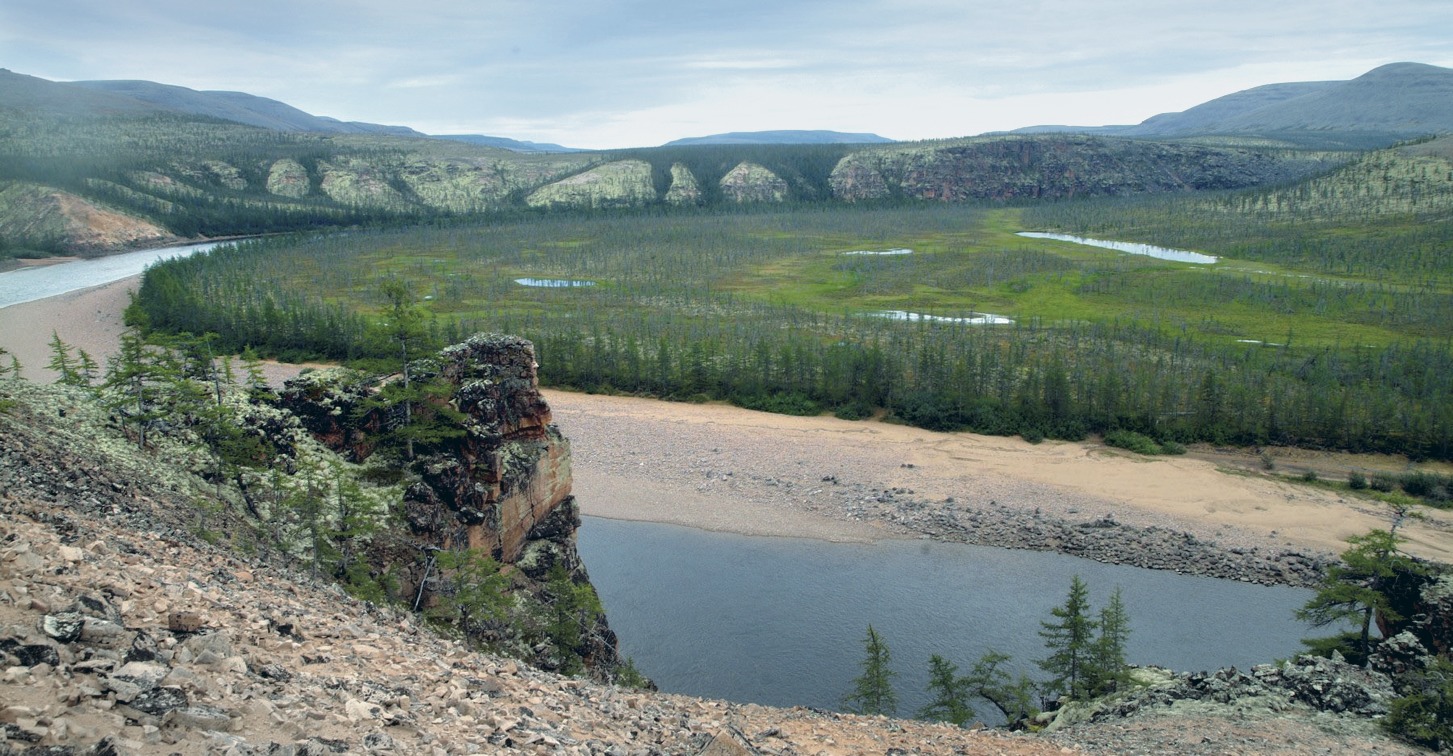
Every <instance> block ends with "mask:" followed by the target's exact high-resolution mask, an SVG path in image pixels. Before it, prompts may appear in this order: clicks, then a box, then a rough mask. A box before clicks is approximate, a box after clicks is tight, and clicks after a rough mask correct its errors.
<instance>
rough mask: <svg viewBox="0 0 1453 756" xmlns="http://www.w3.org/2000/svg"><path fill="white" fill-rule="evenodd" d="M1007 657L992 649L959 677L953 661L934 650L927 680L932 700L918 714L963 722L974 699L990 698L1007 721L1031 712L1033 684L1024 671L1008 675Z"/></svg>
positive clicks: (971, 710) (967, 719)
mask: <svg viewBox="0 0 1453 756" xmlns="http://www.w3.org/2000/svg"><path fill="white" fill-rule="evenodd" d="M1008 661H1009V656H1008V655H1006V654H1001V653H998V652H997V651H992V650H991V651H988V652H986V653H985V654H984V655H983V656H981V657H979V660H978V661H977V662H975V663H974V668H973V669H972V670H971V671H970V672H969V674H967V675H965V676H963V677H960V676H958V667H957V666H956V665H954V664H952V663H951V662H949V661H947V660H945V659H944V658H943V657H941V656H939V655H937V654H934V655H933V656H932V657H931V658H930V659H929V683H928V690H929V693H931V694H932V695H933V701H932V702H931V703H929V704H928V705H927V706H926V707H924V708H923V709H922V710H920V711H919V713H918V716H919V717H922V718H924V719H937V720H942V721H945V722H952V723H954V724H956V725H959V726H965V725H967V724H969V722H970V720H971V719H972V718H973V716H974V708H973V705H972V701H973V700H974V699H982V700H984V701H987V702H989V704H990V705H992V706H993V707H994V708H995V709H997V710H998V711H999V714H1000V715H1001V716H1003V717H1004V719H1005V721H1007V722H1008V723H1009V724H1010V725H1015V724H1016V723H1019V722H1022V721H1024V720H1027V719H1028V718H1030V717H1032V716H1034V714H1035V713H1037V712H1036V710H1035V708H1034V703H1033V698H1034V693H1035V690H1036V686H1035V685H1034V683H1033V681H1031V680H1030V679H1029V678H1028V677H1026V676H1025V675H1022V674H1021V675H1020V676H1019V677H1018V678H1014V677H1011V676H1010V674H1009V672H1008V671H1007V670H1005V669H1004V668H1003V665H1004V664H1005V663H1006V662H1008Z"/></svg>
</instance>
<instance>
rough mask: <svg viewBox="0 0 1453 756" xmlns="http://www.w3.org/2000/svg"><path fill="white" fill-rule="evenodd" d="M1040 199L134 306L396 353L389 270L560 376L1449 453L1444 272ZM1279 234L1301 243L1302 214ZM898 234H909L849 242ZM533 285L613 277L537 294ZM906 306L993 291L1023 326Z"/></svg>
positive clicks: (240, 341)
mask: <svg viewBox="0 0 1453 756" xmlns="http://www.w3.org/2000/svg"><path fill="white" fill-rule="evenodd" d="M1067 204H1069V205H1071V206H1072V208H1080V209H1082V210H1084V211H1085V212H1087V213H1089V212H1091V211H1094V212H1099V213H1103V214H1104V215H1105V216H1106V217H1107V218H1114V217H1117V216H1116V213H1119V212H1120V211H1121V205H1103V206H1102V205H1098V204H1097V205H1093V206H1090V205H1082V204H1081V203H1067ZM1135 207H1136V206H1132V205H1126V206H1125V211H1126V212H1127V213H1130V215H1131V216H1134V212H1135ZM1037 212H1039V211H1037V210H1036V211H1034V212H1033V213H1032V212H1030V211H1029V210H1027V209H1026V210H1019V211H1003V210H1000V211H992V212H990V211H983V210H975V209H965V208H961V207H946V208H945V207H913V208H885V207H875V208H832V207H824V208H822V209H820V210H818V211H814V212H811V213H804V212H783V211H773V212H768V211H765V210H762V209H756V210H744V211H739V212H733V213H726V212H720V211H710V212H709V211H693V212H686V211H681V212H670V213H662V214H659V215H639V216H632V217H624V216H602V215H587V216H559V215H556V216H550V217H549V218H545V217H543V216H542V217H538V218H528V219H522V220H507V221H500V222H497V223H493V224H490V225H487V226H481V225H475V226H464V225H459V226H434V227H428V228H415V229H410V230H408V231H399V232H390V231H374V232H359V233H356V234H352V235H350V236H348V237H346V238H343V237H328V236H324V237H315V238H309V239H301V238H278V239H270V240H266V241H256V242H248V243H243V244H239V245H237V246H236V247H235V248H227V249H221V250H218V251H214V252H213V253H210V254H208V255H205V256H195V257H191V258H187V259H185V260H177V261H170V262H167V263H165V264H163V265H159V266H156V267H154V268H153V269H152V270H151V271H149V272H148V274H147V276H146V279H145V281H144V283H143V286H142V290H141V293H140V294H139V303H140V304H141V306H142V307H143V308H144V309H145V312H146V313H147V317H148V320H149V322H150V323H151V324H152V325H153V327H155V328H158V329H164V330H178V331H180V330H190V331H193V332H197V331H204V330H205V331H214V332H216V333H218V334H219V336H220V338H221V341H222V343H224V344H226V345H227V347H228V348H229V349H240V348H242V347H244V346H247V345H252V346H254V347H255V348H256V349H258V350H259V352H260V353H266V354H275V355H285V356H289V357H292V358H295V359H296V358H301V357H306V356H326V357H330V358H333V359H340V360H360V359H365V358H372V359H381V358H388V359H389V360H391V361H397V359H398V357H399V351H400V350H399V349H398V345H397V344H396V343H394V342H393V341H391V340H390V339H389V338H388V337H387V335H386V334H383V333H381V331H380V329H379V327H378V326H377V322H378V321H379V320H391V319H390V318H387V317H380V315H381V314H382V313H384V312H386V311H387V310H388V309H389V307H390V304H389V303H388V301H386V300H385V299H384V298H382V297H380V296H379V294H378V290H377V286H376V285H375V284H373V283H371V282H373V281H376V280H378V279H379V278H380V277H382V278H383V279H384V280H397V281H404V280H407V281H409V282H410V285H411V287H412V289H413V292H414V299H415V301H414V303H415V304H417V305H418V306H419V307H420V308H422V309H423V310H425V311H427V313H429V317H427V318H425V321H426V323H427V325H426V330H427V331H429V332H430V333H431V334H432V335H436V336H437V337H438V338H440V339H443V340H448V341H454V340H460V339H462V338H464V337H467V336H468V335H470V334H471V333H473V332H476V331H498V332H510V333H516V334H519V335H521V336H524V337H526V338H529V339H531V340H532V341H534V342H535V344H536V347H537V349H538V354H539V357H540V362H541V370H540V377H541V381H542V382H543V383H545V384H546V385H553V386H559V387H569V388H576V389H582V390H587V391H609V392H619V393H630V394H651V395H656V396H661V397H667V398H678V399H685V398H690V397H697V396H704V397H707V398H712V399H721V400H729V401H736V402H738V403H740V404H743V405H746V406H756V407H762V408H769V409H774V410H778V411H783V410H785V411H793V412H807V411H811V410H812V409H813V407H814V406H816V407H820V408H822V409H825V410H829V411H834V412H838V411H843V412H844V414H845V416H867V415H870V414H872V413H873V412H875V411H878V410H887V411H888V413H889V414H890V415H891V416H892V417H895V418H897V419H899V420H902V421H904V422H907V423H910V424H914V425H919V426H922V427H926V428H930V429H935V430H956V429H970V430H974V431H976V432H982V433H994V434H1002V435H1009V434H1015V433H1020V432H1021V431H1029V432H1031V435H1032V429H1038V430H1039V431H1040V432H1042V433H1044V434H1045V435H1046V436H1049V437H1056V438H1078V437H1082V436H1083V435H1084V434H1086V433H1097V434H1105V433H1110V432H1113V431H1116V430H1123V431H1128V432H1134V433H1138V434H1141V435H1143V436H1146V437H1148V438H1152V439H1160V440H1162V441H1161V443H1160V446H1161V448H1162V450H1168V449H1169V450H1173V449H1175V448H1177V447H1175V446H1171V445H1169V444H1168V443H1167V442H1170V441H1173V442H1175V443H1176V444H1182V445H1183V444H1185V443H1189V442H1193V441H1207V442H1211V443H1218V444H1238V445H1247V446H1251V445H1274V444H1275V445H1302V446H1310V447H1318V448H1334V449H1346V450H1349V451H1360V452H1400V453H1405V454H1408V455H1410V456H1413V457H1416V458H1427V457H1433V458H1450V457H1453V346H1450V345H1449V343H1448V342H1447V340H1446V339H1443V338H1441V334H1446V333H1448V332H1449V331H1450V330H1453V294H1449V293H1448V291H1447V287H1446V286H1444V284H1442V283H1439V282H1438V281H1436V280H1431V279H1429V280H1426V281H1421V282H1418V281H1412V282H1400V281H1396V280H1387V279H1385V278H1379V279H1375V280H1362V279H1357V278H1355V277H1351V278H1349V277H1347V276H1345V275H1344V276H1341V277H1334V276H1330V275H1313V276H1312V277H1311V278H1305V279H1304V278H1299V277H1298V276H1301V275H1304V274H1303V273H1300V272H1298V271H1297V269H1295V268H1284V267H1278V266H1277V265H1273V264H1271V263H1242V262H1239V261H1235V260H1226V261H1223V262H1222V263H1218V264H1217V265H1216V266H1214V267H1211V268H1209V269H1205V268H1200V269H1195V270H1191V269H1188V268H1186V267H1185V266H1183V265H1177V264H1172V263H1164V262H1159V261H1155V260H1150V259H1148V258H1135V257H1133V256H1130V255H1119V256H1117V255H1114V254H1111V253H1101V252H1090V251H1086V248H1083V247H1078V246H1076V245H1068V244H1063V243H1059V242H1047V241H1043V240H1030V239H1023V238H1020V237H1016V236H1014V235H1013V233H1012V232H1013V230H1015V229H1017V228H1020V227H1022V226H1021V224H1020V220H1019V219H1020V217H1021V216H1022V217H1023V218H1025V219H1032V218H1035V217H1037V216H1036V215H1035V213H1037ZM1217 217H1218V218H1219V216H1217ZM1217 222H1221V221H1217ZM1225 223H1226V224H1227V225H1232V226H1234V218H1232V219H1228V220H1226V221H1225ZM1280 233H1281V234H1282V235H1283V236H1287V237H1288V238H1289V239H1290V241H1288V242H1287V243H1288V244H1292V243H1295V236H1294V230H1293V229H1285V230H1283V231H1281V232H1280ZM1277 238H1278V239H1281V238H1282V237H1277ZM900 247H903V248H907V247H911V248H912V249H913V250H914V252H913V254H909V255H897V256H873V255H862V256H850V255H845V254H843V252H844V251H848V250H873V249H888V248H900ZM1208 251H1216V252H1224V251H1223V250H1219V249H1215V248H1209V249H1208ZM1268 266H1270V267H1268ZM522 277H535V278H539V277H546V278H560V279H568V280H585V281H592V282H594V283H595V284H596V285H594V286H589V287H563V288H532V287H527V286H522V285H519V284H517V283H515V279H516V278H522ZM1182 301H1184V302H1186V304H1184V305H1182V304H1179V303H1180V302H1182ZM885 310H902V311H906V312H918V313H925V314H934V315H942V316H945V317H950V318H951V317H952V316H960V315H968V314H969V313H982V312H983V311H985V310H990V311H994V312H999V313H1001V314H1006V315H1009V316H1011V317H1013V318H1014V320H1015V322H1014V323H1013V324H1012V325H999V326H985V325H974V324H970V323H966V322H959V321H954V320H951V319H950V320H945V321H931V320H919V321H906V320H894V319H891V318H888V317H880V316H879V315H878V314H880V313H882V312H884V311H885ZM1289 332H1291V333H1294V334H1295V339H1294V340H1293V341H1291V342H1288V341H1287V339H1286V337H1287V334H1288V333H1289ZM1252 342H1255V343H1252Z"/></svg>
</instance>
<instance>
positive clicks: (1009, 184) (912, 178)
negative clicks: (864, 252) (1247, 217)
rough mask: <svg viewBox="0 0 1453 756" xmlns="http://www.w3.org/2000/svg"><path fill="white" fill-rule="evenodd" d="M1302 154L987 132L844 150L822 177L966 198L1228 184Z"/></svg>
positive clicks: (897, 192)
mask: <svg viewBox="0 0 1453 756" xmlns="http://www.w3.org/2000/svg"><path fill="white" fill-rule="evenodd" d="M1318 163H1319V159H1318V158H1317V157H1316V156H1312V155H1310V154H1308V155H1306V156H1305V157H1303V158H1301V159H1298V160H1285V159H1281V158H1278V157H1276V156H1273V155H1271V154H1270V153H1267V152H1260V151H1256V150H1243V149H1235V148H1225V147H1207V146H1202V145H1192V144H1170V143H1157V142H1145V141H1136V140H1129V139H1104V138H1099V137H1079V136H1061V137H1043V136H1041V137H991V138H983V139H974V140H967V141H963V142H956V143H950V144H944V145H914V146H906V147H884V148H872V149H867V150H863V151H861V152H855V153H853V154H851V155H848V156H846V157H844V158H843V159H842V160H841V161H839V162H838V164H837V166H836V167H835V168H834V169H833V172H832V175H831V177H830V183H831V185H832V190H833V195H834V196H835V197H837V198H838V199H841V200H847V201H850V202H854V201H860V200H871V199H881V198H885V197H890V196H903V197H908V198H913V199H925V200H939V201H943V202H965V201H974V200H1024V199H1059V198H1070V197H1075V196H1086V195H1090V196H1116V195H1124V194H1139V193H1156V192H1173V191H1187V190H1210V189H1236V188H1241V187H1249V186H1256V185H1259V184H1265V183H1269V182H1274V181H1278V180H1288V179H1291V178H1295V177H1297V176H1299V175H1305V174H1306V173H1307V172H1308V171H1309V170H1310V169H1311V168H1312V167H1313V166H1314V165H1316V164H1318Z"/></svg>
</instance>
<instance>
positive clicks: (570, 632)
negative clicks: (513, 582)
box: [542, 562, 605, 675]
mask: <svg viewBox="0 0 1453 756" xmlns="http://www.w3.org/2000/svg"><path fill="white" fill-rule="evenodd" d="M542 599H543V600H544V601H545V604H546V610H545V611H546V625H545V634H546V635H547V637H548V638H549V639H550V643H551V644H552V645H553V646H554V647H555V652H556V655H557V658H558V662H559V665H560V672H561V673H562V674H567V675H573V674H578V673H579V672H580V671H581V670H583V669H584V663H585V648H584V642H585V640H586V639H587V637H588V634H589V633H590V632H591V630H592V629H593V628H594V627H595V625H596V623H597V622H598V621H599V620H600V616H601V615H602V614H604V613H605V609H604V608H602V607H601V604H600V598H599V597H597V596H596V594H595V589H594V588H593V587H591V585H590V583H589V582H580V583H577V582H575V581H574V579H573V578H572V577H571V575H570V573H569V572H568V571H567V570H566V569H565V565H564V564H563V563H561V562H556V563H555V564H554V565H553V566H552V567H551V568H550V572H549V575H548V578H547V580H546V583H545V591H544V594H543V596H542Z"/></svg>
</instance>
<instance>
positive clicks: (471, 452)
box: [281, 335, 619, 678]
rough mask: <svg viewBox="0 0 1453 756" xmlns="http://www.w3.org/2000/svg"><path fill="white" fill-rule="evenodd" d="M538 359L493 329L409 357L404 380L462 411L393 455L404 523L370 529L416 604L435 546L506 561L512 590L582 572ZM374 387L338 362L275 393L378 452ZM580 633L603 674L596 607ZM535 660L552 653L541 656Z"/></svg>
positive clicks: (425, 593) (315, 422)
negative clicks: (559, 572)
mask: <svg viewBox="0 0 1453 756" xmlns="http://www.w3.org/2000/svg"><path fill="white" fill-rule="evenodd" d="M537 368H538V365H537V364H536V362H535V350H534V346H533V345H532V344H531V343H530V342H528V341H526V340H524V339H520V338H516V337H511V336H497V335H477V336H475V337H473V338H471V339H469V340H468V341H466V342H464V343H462V344H456V345H454V346H451V347H448V348H447V349H444V350H443V351H441V352H440V353H439V354H437V355H435V356H434V357H431V358H427V359H424V360H419V361H418V362H416V363H414V364H413V365H412V366H411V370H412V372H413V375H412V378H413V380H415V381H420V382H431V381H432V382H434V383H435V385H436V386H445V387H447V388H448V391H447V398H444V397H441V398H440V399H438V400H436V401H447V403H448V404H449V405H451V406H452V407H453V408H455V409H457V410H458V411H459V412H460V413H462V415H461V417H460V419H459V420H457V421H451V422H456V423H457V425H458V428H457V430H458V431H459V432H458V433H456V434H453V435H450V436H449V437H446V438H445V439H443V440H442V441H439V442H436V443H433V444H430V445H428V446H427V447H424V448H422V449H421V452H422V453H421V454H420V455H419V456H418V458H417V459H415V460H413V461H412V462H411V463H410V462H407V461H401V462H400V464H402V465H405V466H407V467H408V469H409V470H410V471H411V472H410V474H411V475H412V476H413V478H412V481H411V482H410V483H409V484H408V485H407V488H406V490H405V494H404V500H403V502H402V508H401V509H402V514H403V519H404V522H405V524H406V526H407V529H406V531H400V532H394V533H390V534H389V535H388V537H385V538H379V539H376V540H375V543H374V545H373V547H372V548H371V549H370V560H371V561H372V562H373V563H374V566H375V568H376V569H379V570H386V571H388V572H390V573H391V574H392V575H393V576H394V577H395V579H397V580H398V581H399V583H400V593H401V594H402V595H404V596H416V597H418V600H419V602H420V604H421V606H422V607H427V606H429V605H430V603H431V602H434V601H436V600H437V598H438V597H437V593H438V591H439V590H441V588H442V586H441V583H440V574H439V572H438V571H437V570H435V569H434V568H433V561H432V560H431V559H428V558H421V555H424V554H428V553H431V552H434V551H436V550H440V551H450V552H460V551H463V550H469V551H471V552H473V553H478V554H482V555H488V556H489V557H490V558H492V559H494V560H496V561H498V562H499V563H500V564H502V565H504V566H505V567H506V569H507V570H509V571H510V572H511V574H512V575H513V576H514V578H515V579H514V585H513V588H514V589H515V591H516V592H517V593H520V592H523V593H527V594H531V595H535V596H538V595H539V594H540V593H541V591H542V590H543V589H544V585H545V583H546V582H547V580H548V579H549V575H550V572H551V570H552V568H555V567H556V566H557V565H559V566H561V567H563V568H564V570H565V573H566V574H567V575H568V576H569V579H570V580H571V582H572V583H574V584H576V585H587V584H588V583H589V580H590V578H589V575H588V574H587V573H586V571H585V566H584V564H583V563H582V562H581V560H580V557H579V555H578V553H577V552H576V548H575V532H576V529H577V528H579V526H580V514H579V509H578V508H577V506H576V504H575V499H574V497H572V496H571V493H570V485H571V477H570V444H569V441H568V440H567V439H566V438H565V436H564V435H563V434H561V432H560V430H559V428H557V427H556V426H555V425H554V424H553V423H552V422H551V417H550V407H549V405H548V404H546V402H545V400H544V398H543V397H542V396H541V394H540V391H539V381H538V377H537V374H536V370H537ZM376 389H377V387H376V386H371V385H367V384H360V383H358V382H357V381H356V380H351V379H350V378H349V377H348V376H347V375H346V374H344V373H338V372H331V373H324V374H321V375H309V376H303V377H302V378H300V379H297V380H295V381H290V382H289V383H288V385H287V387H286V388H285V389H284V391H283V392H282V396H281V403H282V405H283V406H284V407H285V408H286V409H288V410H290V411H291V412H292V413H293V414H295V415H296V416H298V417H299V419H300V420H301V421H302V422H303V424H304V426H305V427H306V428H308V429H309V431H310V432H312V433H313V434H314V436H315V437H316V438H318V439H319V440H320V441H322V442H324V443H325V444H327V445H328V446H330V447H331V448H333V449H334V450H336V451H339V452H341V453H344V454H347V455H348V456H349V457H350V458H351V459H353V460H355V461H367V460H369V458H370V457H372V456H373V455H374V454H375V453H376V452H377V448H376V446H375V444H374V443H373V441H372V440H371V439H375V438H377V433H378V432H379V431H380V430H383V429H387V428H388V427H390V426H394V425H396V424H397V423H399V422H401V421H402V418H401V417H400V415H399V413H398V411H397V410H396V409H394V410H387V409H369V408H368V404H367V400H368V398H369V396H370V394H372V393H373V392H374V391H376ZM495 640H497V639H495ZM584 644H585V645H584V646H583V647H582V648H580V649H578V651H579V653H580V655H581V657H582V658H583V659H584V660H585V661H586V662H587V664H588V665H593V666H594V667H595V671H596V672H597V673H598V674H600V675H601V676H604V677H607V678H608V677H610V676H611V675H612V674H613V673H614V670H615V668H616V666H617V664H618V661H619V660H618V659H617V657H616V650H615V635H614V633H612V632H611V631H610V629H609V627H608V625H607V624H606V621H605V618H604V616H603V615H602V616H600V617H599V618H598V619H597V620H596V622H595V627H593V628H591V629H590V631H589V632H587V633H585V638H584ZM537 661H538V662H539V663H540V664H541V665H542V666H546V667H550V666H552V665H554V664H558V663H559V662H560V660H559V659H558V658H553V657H552V656H549V655H546V656H544V657H541V658H540V659H538V660H537Z"/></svg>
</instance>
